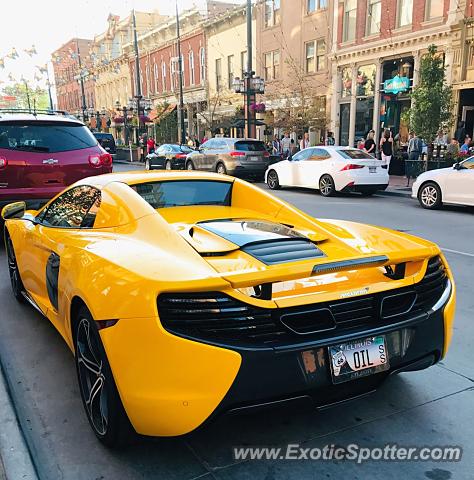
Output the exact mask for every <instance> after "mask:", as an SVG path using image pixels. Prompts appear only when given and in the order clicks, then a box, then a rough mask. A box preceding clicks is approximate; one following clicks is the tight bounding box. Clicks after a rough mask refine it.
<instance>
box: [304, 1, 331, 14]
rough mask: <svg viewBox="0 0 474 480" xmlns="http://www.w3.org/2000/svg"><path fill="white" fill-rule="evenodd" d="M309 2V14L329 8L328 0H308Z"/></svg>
mask: <svg viewBox="0 0 474 480" xmlns="http://www.w3.org/2000/svg"><path fill="white" fill-rule="evenodd" d="M307 1H308V13H311V12H315V11H316V10H322V9H324V8H327V6H328V0H307Z"/></svg>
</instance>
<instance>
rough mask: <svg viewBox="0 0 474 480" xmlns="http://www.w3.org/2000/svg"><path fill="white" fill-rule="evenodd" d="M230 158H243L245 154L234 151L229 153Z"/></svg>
mask: <svg viewBox="0 0 474 480" xmlns="http://www.w3.org/2000/svg"><path fill="white" fill-rule="evenodd" d="M229 155H230V156H231V157H245V152H238V151H237V150H234V151H232V152H230V153H229Z"/></svg>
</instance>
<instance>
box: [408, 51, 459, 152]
mask: <svg viewBox="0 0 474 480" xmlns="http://www.w3.org/2000/svg"><path fill="white" fill-rule="evenodd" d="M445 72H446V66H445V65H444V59H443V57H442V56H441V55H439V54H438V52H437V48H436V46H435V45H431V46H430V47H429V48H428V53H427V54H426V55H424V56H423V57H422V59H421V65H420V72H419V83H418V85H417V86H416V87H415V88H414V89H413V92H412V94H411V99H412V107H411V108H410V109H409V110H408V111H407V114H406V117H405V120H408V124H409V127H410V130H413V131H415V132H416V134H417V135H418V136H419V137H421V138H423V139H424V140H425V142H427V143H428V144H431V142H433V140H434V139H435V137H436V134H437V133H438V130H439V129H440V128H443V127H448V126H450V125H451V123H452V112H451V105H452V88H451V87H450V86H448V85H447V84H446V80H445Z"/></svg>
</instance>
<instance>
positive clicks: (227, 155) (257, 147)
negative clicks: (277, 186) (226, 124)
mask: <svg viewBox="0 0 474 480" xmlns="http://www.w3.org/2000/svg"><path fill="white" fill-rule="evenodd" d="M269 163H270V154H269V153H268V151H267V149H266V148H265V144H264V143H263V142H261V141H260V140H252V139H245V138H225V137H217V138H211V139H210V140H208V141H207V142H205V143H203V144H202V145H201V146H200V148H199V149H198V150H197V151H195V152H192V153H190V154H189V155H188V157H187V159H186V169H187V170H205V171H208V172H217V173H220V174H227V175H233V176H234V177H243V178H256V179H263V176H264V174H265V170H266V169H267V167H268V165H269Z"/></svg>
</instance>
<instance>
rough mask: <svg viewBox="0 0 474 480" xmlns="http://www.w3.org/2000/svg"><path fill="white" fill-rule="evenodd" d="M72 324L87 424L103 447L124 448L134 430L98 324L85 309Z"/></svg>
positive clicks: (132, 435)
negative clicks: (115, 379) (119, 391)
mask: <svg viewBox="0 0 474 480" xmlns="http://www.w3.org/2000/svg"><path fill="white" fill-rule="evenodd" d="M73 321H74V349H75V363H76V372H77V379H78V383H79V390H80V392H81V398H82V404H83V406H84V410H85V412H86V415H87V419H88V420H89V424H90V426H91V428H92V430H93V431H94V433H95V435H96V437H97V438H98V439H99V440H100V441H101V442H102V443H103V444H104V445H107V446H108V447H120V446H124V445H127V444H129V443H130V442H131V440H132V439H133V437H134V429H133V427H132V425H131V424H130V421H129V419H128V417H127V414H126V413H125V409H124V408H123V405H122V401H121V400H120V396H119V393H118V391H117V387H116V385H115V381H114V377H113V375H112V370H111V369H110V365H109V362H108V360H107V354H106V353H105V349H104V346H103V345H102V341H101V339H100V335H99V332H98V329H97V325H96V323H95V322H94V320H93V318H92V315H91V314H90V312H89V310H88V309H87V308H86V307H84V306H83V307H81V308H80V309H79V311H78V313H77V316H76V318H75V319H73Z"/></svg>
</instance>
